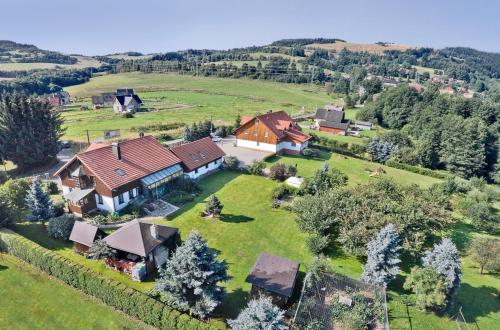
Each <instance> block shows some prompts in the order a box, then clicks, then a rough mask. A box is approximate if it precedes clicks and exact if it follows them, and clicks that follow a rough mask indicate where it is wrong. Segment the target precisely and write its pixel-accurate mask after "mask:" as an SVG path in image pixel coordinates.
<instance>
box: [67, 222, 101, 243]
mask: <svg viewBox="0 0 500 330" xmlns="http://www.w3.org/2000/svg"><path fill="white" fill-rule="evenodd" d="M98 231H99V228H97V227H96V226H92V225H91V224H88V223H86V222H83V221H75V224H74V225H73V229H72V230H71V234H70V235H69V240H70V241H72V242H77V243H80V244H83V245H85V246H91V245H92V243H93V242H94V239H95V236H96V235H97V232H98Z"/></svg>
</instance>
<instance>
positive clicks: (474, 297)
mask: <svg viewBox="0 0 500 330" xmlns="http://www.w3.org/2000/svg"><path fill="white" fill-rule="evenodd" d="M498 296H499V290H498V288H495V287H492V286H486V285H482V286H479V287H473V286H471V285H469V284H468V283H462V285H461V286H460V291H459V293H458V299H457V302H456V304H455V309H457V310H458V308H459V306H462V313H463V314H464V316H465V319H466V321H467V322H475V320H476V318H478V317H488V316H489V315H490V314H492V313H498V312H499V311H500V300H499V299H498Z"/></svg>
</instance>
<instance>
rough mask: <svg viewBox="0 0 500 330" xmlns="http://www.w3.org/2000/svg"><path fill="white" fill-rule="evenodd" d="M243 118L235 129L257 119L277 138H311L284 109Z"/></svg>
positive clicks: (301, 140) (299, 140)
mask: <svg viewBox="0 0 500 330" xmlns="http://www.w3.org/2000/svg"><path fill="white" fill-rule="evenodd" d="M243 118H245V120H242V121H241V122H242V125H241V126H240V127H239V128H238V129H237V130H239V129H240V128H241V127H242V126H243V125H245V124H247V123H249V122H250V121H252V120H254V119H258V120H260V122H261V123H263V124H264V125H266V127H267V128H269V129H270V130H271V131H272V132H273V133H274V134H275V135H276V136H277V137H278V139H279V140H283V139H287V140H292V141H296V142H300V143H302V142H305V141H307V140H309V139H310V138H311V137H310V136H309V135H307V134H304V133H303V132H302V130H301V128H300V126H298V125H296V124H295V123H294V122H293V119H292V117H290V116H289V115H288V113H286V112H285V111H277V112H268V113H265V114H262V115H257V116H254V117H243Z"/></svg>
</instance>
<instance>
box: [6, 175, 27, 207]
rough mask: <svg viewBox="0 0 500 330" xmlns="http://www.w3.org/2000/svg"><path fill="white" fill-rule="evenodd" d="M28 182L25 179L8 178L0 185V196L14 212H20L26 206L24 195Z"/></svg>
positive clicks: (25, 194)
mask: <svg viewBox="0 0 500 330" xmlns="http://www.w3.org/2000/svg"><path fill="white" fill-rule="evenodd" d="M29 189H30V184H29V182H28V180H26V179H9V180H7V182H5V183H4V184H3V185H2V186H1V187H0V198H1V199H2V200H3V201H4V202H5V203H6V204H7V205H8V206H9V207H10V208H11V209H12V211H14V212H17V213H19V212H21V211H22V210H24V209H25V207H26V196H27V194H28V190H29Z"/></svg>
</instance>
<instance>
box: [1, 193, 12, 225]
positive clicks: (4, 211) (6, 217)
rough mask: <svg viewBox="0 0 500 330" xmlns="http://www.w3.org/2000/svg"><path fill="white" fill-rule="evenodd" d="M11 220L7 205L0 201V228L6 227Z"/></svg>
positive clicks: (10, 212)
mask: <svg viewBox="0 0 500 330" xmlns="http://www.w3.org/2000/svg"><path fill="white" fill-rule="evenodd" d="M12 218H13V214H12V211H11V209H10V207H9V205H8V204H7V203H5V202H4V201H3V199H0V227H5V226H7V225H8V224H9V223H10V222H11V221H12Z"/></svg>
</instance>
